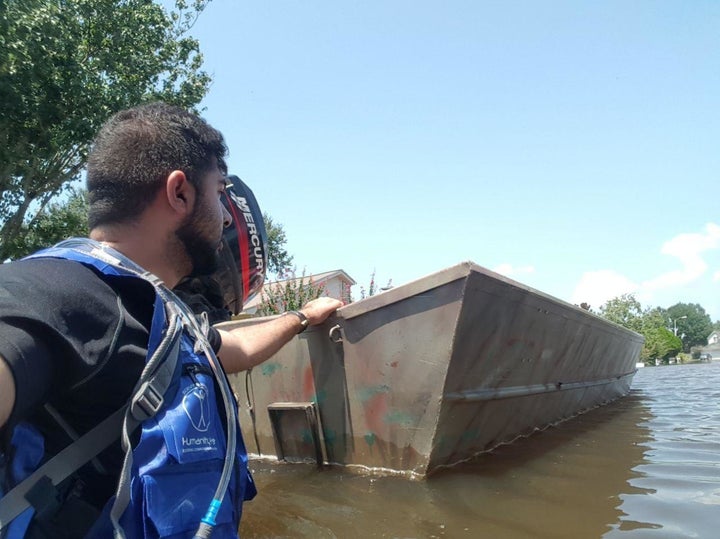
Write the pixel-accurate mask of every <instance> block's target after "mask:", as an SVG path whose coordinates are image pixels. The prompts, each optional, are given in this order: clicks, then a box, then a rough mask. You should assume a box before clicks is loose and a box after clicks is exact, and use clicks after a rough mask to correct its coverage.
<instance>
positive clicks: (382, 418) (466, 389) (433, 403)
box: [219, 262, 643, 477]
mask: <svg viewBox="0 0 720 539" xmlns="http://www.w3.org/2000/svg"><path fill="white" fill-rule="evenodd" d="M262 320H263V318H253V319H246V320H239V321H233V322H227V323H225V324H221V325H220V326H219V327H223V326H225V327H226V328H228V327H236V326H238V325H252V324H256V323H258V322H260V321H262ZM642 345H643V337H642V336H641V335H638V334H637V333H634V332H632V331H629V330H627V329H625V328H622V327H620V326H618V325H616V324H613V323H611V322H608V321H607V320H605V319H603V318H600V317H598V316H596V315H594V314H592V313H590V312H588V311H585V310H583V309H580V308H578V307H576V306H573V305H571V304H569V303H565V302H563V301H561V300H558V299H556V298H553V297H551V296H548V295H546V294H543V293H542V292H539V291H537V290H534V289H532V288H530V287H527V286H525V285H523V284H520V283H518V282H516V281H513V280H511V279H508V278H506V277H503V276H501V275H499V274H496V273H494V272H492V271H489V270H487V269H485V268H482V267H480V266H478V265H476V264H474V263H472V262H464V263H461V264H458V265H456V266H453V267H450V268H447V269H444V270H442V271H439V272H437V273H434V274H431V275H428V276H426V277H423V278H421V279H418V280H416V281H413V282H411V283H408V284H406V285H403V286H398V287H396V288H393V289H390V290H388V291H385V292H382V293H380V294H377V295H375V296H371V297H369V298H366V299H364V300H362V301H358V302H355V303H351V304H349V305H346V306H344V307H342V308H341V309H339V310H338V312H337V315H336V316H334V317H332V318H331V319H330V320H328V321H327V322H326V323H325V324H324V325H322V326H317V327H311V328H310V329H309V330H308V331H307V332H305V333H302V334H300V335H298V336H297V337H295V338H294V339H293V340H292V341H291V342H290V343H289V344H287V345H286V346H285V347H284V348H283V349H282V350H281V351H280V352H279V353H277V354H276V355H275V356H273V357H272V358H271V359H270V360H268V361H267V362H265V363H263V364H262V365H260V366H258V367H256V368H254V369H253V370H251V371H248V372H246V373H240V374H236V375H232V376H231V377H230V378H231V384H232V385H233V388H234V390H235V392H236V396H237V397H238V401H239V405H240V412H241V413H240V416H241V428H242V431H243V435H244V438H245V442H246V445H247V446H248V451H249V452H250V453H251V454H255V455H258V456H263V457H270V458H278V459H280V460H285V461H314V462H318V463H324V464H338V465H344V466H350V467H353V466H354V467H360V468H363V469H368V470H375V471H380V472H389V473H393V472H398V473H402V474H408V475H412V476H416V477H423V476H426V475H427V474H431V473H433V472H434V471H436V470H438V469H441V468H443V467H447V466H454V465H457V464H459V463H462V462H464V461H466V460H468V459H471V458H472V457H474V456H476V455H478V454H479V453H482V452H484V451H488V450H491V449H492V448H494V447H496V446H497V445H499V444H503V443H508V442H511V441H512V440H514V439H516V438H517V437H519V436H525V435H528V434H531V433H532V432H534V431H536V430H538V429H543V428H545V427H547V426H549V425H552V424H554V423H557V422H560V421H563V420H565V419H568V418H570V417H572V416H575V415H577V414H579V413H581V412H583V411H586V410H588V409H591V408H594V407H596V406H599V405H602V404H605V403H608V402H610V401H613V400H615V399H617V398H618V397H621V396H623V395H625V394H627V393H628V391H629V388H630V383H631V380H632V377H633V375H634V374H635V372H636V362H637V361H638V357H639V354H640V350H641V348H642Z"/></svg>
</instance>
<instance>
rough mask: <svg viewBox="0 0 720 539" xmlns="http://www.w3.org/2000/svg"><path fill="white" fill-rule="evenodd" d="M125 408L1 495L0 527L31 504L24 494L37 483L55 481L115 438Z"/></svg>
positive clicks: (68, 473)
mask: <svg viewBox="0 0 720 539" xmlns="http://www.w3.org/2000/svg"><path fill="white" fill-rule="evenodd" d="M125 409H126V407H125V406H123V407H122V408H121V409H120V410H118V411H116V412H115V413H113V414H112V415H111V416H110V417H108V418H106V419H105V420H104V421H103V422H102V423H100V424H99V425H97V426H96V427H94V428H93V429H92V430H90V431H89V432H87V433H86V434H85V435H83V436H82V437H81V438H80V439H79V440H77V441H76V442H74V443H72V444H70V445H69V446H67V447H66V448H65V449H63V450H62V451H60V453H58V454H57V455H55V456H54V457H53V458H52V459H50V460H49V461H47V462H46V463H45V464H43V465H42V466H41V467H40V468H38V469H37V470H36V471H35V472H34V473H33V474H31V475H30V476H29V477H28V478H26V479H25V480H24V481H22V482H20V483H19V484H18V485H16V486H15V487H14V488H12V489H11V490H10V491H9V492H8V493H6V494H5V495H4V496H3V497H2V498H0V530H2V529H4V528H5V526H7V525H8V524H10V522H11V521H12V520H13V519H14V518H15V517H17V516H18V515H19V514H20V513H22V512H23V511H25V509H27V508H29V507H31V505H30V502H28V500H27V499H26V495H27V494H28V493H29V492H30V491H31V490H32V489H33V488H34V487H35V486H36V485H38V484H41V485H42V484H45V485H47V482H48V481H51V482H52V485H54V486H56V485H58V484H59V483H60V482H62V481H63V480H64V479H66V478H67V477H68V476H70V475H71V474H72V473H74V472H75V471H76V470H78V469H79V468H81V467H82V466H83V465H85V464H86V463H87V462H88V461H90V460H91V459H92V458H93V457H94V456H95V455H97V454H98V453H100V452H101V451H102V450H103V449H105V448H107V447H108V446H109V445H110V444H111V443H112V442H114V441H115V440H117V438H118V433H119V432H120V427H121V425H122V421H123V416H124V415H125Z"/></svg>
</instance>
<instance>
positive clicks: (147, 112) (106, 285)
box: [0, 103, 342, 538]
mask: <svg viewBox="0 0 720 539" xmlns="http://www.w3.org/2000/svg"><path fill="white" fill-rule="evenodd" d="M225 154H226V147H225V143H224V141H223V137H222V135H221V134H220V133H219V132H218V131H216V130H215V129H213V128H212V127H210V126H209V125H208V124H207V123H205V121H204V120H202V119H201V118H199V117H197V116H195V115H193V114H190V113H188V112H186V111H184V110H182V109H179V108H176V107H172V106H169V105H165V104H162V103H155V104H151V105H145V106H140V107H136V108H134V109H129V110H126V111H123V112H120V113H118V114H116V115H115V116H114V117H113V118H111V119H110V120H109V121H108V122H107V123H106V124H105V125H104V126H103V128H102V129H101V130H100V132H99V134H98V136H97V138H96V140H95V143H94V145H93V148H92V151H91V154H90V157H89V161H88V169H87V187H88V196H89V207H90V208H89V225H90V230H91V232H90V238H91V240H93V241H94V242H96V243H93V244H91V247H92V250H93V252H95V251H98V252H99V251H102V253H101V254H102V255H103V256H107V257H109V258H110V259H112V260H121V261H122V260H124V257H127V259H129V261H128V262H127V264H128V265H129V266H128V267H130V266H133V263H134V264H137V265H138V266H139V267H140V268H141V270H144V271H146V272H149V273H150V274H152V275H154V276H155V277H156V278H157V279H159V280H160V281H162V283H164V285H165V286H166V287H167V288H169V289H172V288H173V287H174V286H175V285H176V284H177V283H178V282H179V281H180V280H181V279H183V278H184V277H187V276H189V275H206V274H209V273H212V272H213V271H214V270H215V268H216V266H217V251H218V249H219V246H220V243H221V236H222V230H223V227H224V226H227V225H228V224H229V223H230V216H229V214H228V213H227V211H226V210H225V209H224V207H223V205H222V204H221V202H220V195H222V193H223V191H224V189H225V185H226V179H225V175H226V173H227V170H226V165H225V161H224V157H225ZM63 252H64V251H63ZM58 256H59V258H58V257H53V258H47V257H40V258H30V259H26V260H21V261H17V262H12V263H10V264H4V265H2V266H0V426H4V427H3V431H4V432H3V435H4V436H3V438H4V439H5V443H4V445H3V446H0V448H3V447H4V448H5V456H6V459H12V458H13V457H14V458H15V459H16V460H18V459H20V458H25V457H26V456H27V455H28V454H29V453H30V452H29V451H26V450H23V449H22V448H21V446H20V445H18V444H20V442H18V441H17V440H16V438H19V435H18V432H20V431H21V430H22V429H21V427H23V428H24V427H25V426H27V429H28V432H30V433H34V432H35V431H37V432H38V433H39V434H40V435H41V436H42V442H43V443H44V451H41V453H42V455H41V456H42V457H43V458H47V457H48V456H52V455H54V454H56V453H58V452H59V451H60V450H61V449H62V448H63V447H64V446H66V445H68V443H70V441H71V440H72V439H73V438H77V437H78V436H82V435H83V434H84V433H86V432H88V431H90V430H91V429H93V427H95V425H97V424H98V423H100V422H101V421H102V420H104V419H105V418H107V417H108V416H111V415H112V414H113V412H116V411H117V410H118V409H119V408H122V407H123V405H125V404H126V403H127V401H128V399H129V398H130V396H131V395H133V391H134V388H135V387H136V384H137V383H138V380H139V379H140V377H141V374H142V373H143V369H144V368H145V366H146V363H147V361H148V360H149V356H151V351H153V350H155V348H153V347H157V348H158V349H159V348H160V346H161V345H158V344H157V342H156V341H157V340H159V339H160V338H161V334H162V336H164V335H165V334H167V333H169V330H168V322H167V321H166V322H164V324H165V325H164V326H163V327H162V328H160V329H161V330H162V332H159V333H157V335H156V328H154V326H153V324H154V319H156V318H157V316H158V308H157V306H156V305H157V298H159V297H161V294H160V292H158V291H157V290H160V289H156V288H154V287H153V284H151V282H150V281H148V280H147V279H145V278H136V277H134V275H130V276H126V275H124V273H123V271H124V270H122V271H120V273H119V274H117V272H115V270H113V269H112V264H110V265H108V264H106V263H104V262H103V263H100V262H98V263H95V262H94V260H95V258H94V256H95V255H93V256H86V255H84V254H80V255H77V257H75V258H73V256H75V255H72V256H70V259H67V258H64V257H65V256H66V255H64V254H62V255H58ZM108 267H109V269H108ZM133 267H134V266H133ZM114 272H115V273H114ZM152 279H153V278H152V277H150V280H152ZM341 305H342V303H341V302H339V301H338V300H335V299H332V298H320V299H318V300H314V301H312V302H310V303H308V304H307V305H306V306H304V307H303V308H302V309H301V311H300V312H296V313H291V314H288V315H285V316H281V317H278V318H276V319H274V320H271V321H270V322H267V323H265V324H261V325H257V326H252V327H247V328H242V329H238V330H233V331H230V332H228V331H219V330H216V329H214V328H210V329H209V331H207V335H206V336H203V335H199V334H198V330H197V329H193V328H195V326H196V325H195V324H189V323H187V322H184V325H183V326H182V327H183V328H184V329H183V334H182V339H183V340H182V341H181V344H180V345H179V348H180V350H181V351H180V357H181V358H182V359H181V364H182V366H183V369H184V370H183V371H182V372H183V380H182V381H179V382H178V381H177V380H176V379H173V380H175V381H174V382H173V383H171V384H170V387H171V389H172V391H174V392H175V393H171V392H170V391H171V389H168V395H166V398H165V399H160V402H161V403H162V404H161V406H162V407H161V408H159V409H158V410H156V411H154V412H153V413H156V414H157V415H156V416H155V417H150V418H146V419H144V420H143V423H142V429H137V430H135V432H133V433H132V445H133V447H134V449H135V450H134V451H133V453H135V459H136V462H135V465H130V466H129V467H127V469H128V470H130V472H132V473H133V474H134V475H132V487H131V494H130V495H129V498H130V501H129V502H128V503H129V505H127V508H125V506H123V505H122V504H121V506H120V513H118V512H117V507H116V504H117V501H116V500H111V498H112V497H113V494H115V493H116V492H120V490H119V487H118V477H119V475H120V474H121V470H123V473H124V470H125V468H123V459H124V455H123V451H122V449H121V448H120V443H119V442H115V443H113V444H112V445H111V446H110V448H109V449H107V450H106V451H104V452H102V453H101V454H100V455H99V457H98V458H97V459H96V461H95V462H94V463H93V465H92V466H91V465H87V466H85V467H83V468H82V469H81V470H79V471H78V472H77V473H75V474H73V475H72V476H71V477H70V478H68V479H67V480H66V481H64V482H63V484H62V485H61V488H59V489H57V490H58V492H56V493H53V497H54V499H58V500H59V502H58V503H55V504H53V503H50V504H43V503H38V504H36V505H37V507H36V506H35V505H34V506H33V507H34V511H35V516H34V518H32V519H31V521H30V522H29V524H28V525H27V526H28V527H27V531H22V532H21V533H24V534H25V536H26V537H55V538H58V537H83V536H85V534H86V532H87V530H88V529H89V528H90V527H91V526H92V527H93V528H92V531H91V532H90V534H91V535H92V536H96V537H103V536H109V534H111V533H112V532H111V531H110V530H112V528H113V527H115V533H118V531H117V528H118V526H120V527H121V528H122V527H123V526H124V527H125V533H126V534H127V536H128V537H134V536H137V537H151V536H162V537H166V536H167V537H193V533H194V531H195V529H197V525H199V524H200V523H199V522H195V516H194V515H195V512H196V509H195V508H194V507H191V509H187V507H186V506H187V505H188V504H192V503H194V501H193V498H192V496H194V495H195V494H194V493H193V492H191V491H193V490H194V488H195V486H196V484H198V482H202V481H205V480H206V479H207V477H208V476H210V475H213V474H217V475H218V476H221V475H220V471H219V470H218V471H212V470H215V468H212V470H211V465H212V466H216V465H217V463H216V462H215V461H217V460H218V458H217V455H216V454H215V452H214V450H215V449H216V447H215V446H216V445H217V446H218V447H219V446H220V445H222V446H223V447H225V446H226V445H227V446H228V447H231V446H232V444H231V438H232V440H234V439H235V438H234V437H232V436H231V435H229V434H228V432H227V431H228V429H229V428H230V427H229V426H228V427H225V429H224V430H225V432H224V434H223V431H222V429H220V430H219V431H218V432H219V433H220V434H222V436H219V437H222V438H223V439H222V440H220V441H218V438H219V437H211V436H210V435H207V436H204V437H199V438H195V439H189V438H183V439H182V440H180V439H179V438H178V439H177V440H173V436H174V434H173V432H172V431H173V430H177V429H179V428H180V427H176V426H175V425H174V424H173V423H172V421H171V420H170V419H171V418H172V417H173V414H174V411H173V410H167V409H166V408H165V407H167V406H173V404H172V403H171V404H168V403H170V401H173V399H175V400H174V401H173V402H175V405H176V409H177V410H180V411H182V410H185V412H186V414H187V416H188V417H190V418H191V421H192V425H193V426H194V428H195V429H196V430H198V431H203V432H204V429H207V428H208V424H209V422H210V421H209V420H208V419H207V417H210V416H207V417H206V415H205V414H214V415H212V417H216V416H217V418H218V419H219V418H225V419H227V417H228V416H229V414H230V412H231V411H232V410H229V409H225V410H223V409H222V404H221V403H220V401H221V400H222V399H221V398H220V396H219V393H221V392H222V387H221V386H222V378H224V377H222V376H220V377H216V379H215V381H213V378H212V376H211V375H209V374H208V372H209V371H208V369H207V366H208V365H210V367H212V361H211V358H209V356H211V355H213V354H212V352H211V351H209V350H207V349H203V348H202V346H199V345H202V343H205V342H207V345H208V346H209V347H212V351H214V352H215V353H216V354H217V357H218V358H219V360H220V362H221V363H222V368H223V369H224V370H225V372H227V373H234V372H239V371H242V370H246V369H249V368H252V367H253V366H255V365H258V364H259V363H261V362H263V361H264V360H266V359H268V358H269V357H270V356H272V355H273V354H274V353H275V352H277V351H278V350H279V349H280V348H281V347H282V346H283V345H284V344H285V343H287V342H288V341H289V340H290V339H291V338H292V337H293V336H294V335H295V334H297V333H298V332H299V331H301V330H302V329H304V328H305V327H306V326H307V325H308V324H309V325H316V324H320V323H322V322H324V321H325V319H326V318H327V317H328V316H329V315H330V314H331V313H333V312H334V311H335V310H336V309H337V308H338V307H340V306H341ZM166 306H167V304H166ZM166 308H167V307H166ZM161 310H162V309H161ZM165 318H167V316H165ZM183 320H184V319H183ZM189 326H192V327H191V328H188V327H189ZM193 348H194V349H193ZM204 350H205V351H204ZM188 358H189V359H188ZM186 362H188V363H186ZM186 367H187V368H186ZM203 369H204V370H203ZM210 370H212V369H210ZM186 371H187V372H186ZM206 371H207V372H206ZM173 372H175V371H173ZM185 374H188V376H185ZM201 374H202V375H203V376H204V377H201V376H200V375H201ZM186 378H187V380H186ZM208 380H209V381H208ZM173 384H175V385H173ZM178 384H179V388H180V389H178V387H176V386H177V385H178ZM183 384H184V385H183ZM198 388H202V391H201V392H200V390H199V389H198ZM210 394H212V398H209V397H208V398H206V397H207V395H210ZM191 397H192V398H191ZM188 399H190V400H188ZM191 401H192V402H191ZM188 403H190V404H188ZM192 403H195V404H192ZM191 404H192V405H196V406H199V407H200V408H198V409H197V410H199V411H197V412H193V413H196V416H192V414H191V412H190V410H189V408H188V406H190V405H191ZM208 404H209V406H210V408H208V407H207V406H208ZM233 404H234V403H233ZM133 413H134V412H133ZM197 414H200V415H197ZM175 415H177V416H182V415H183V414H182V413H180V412H178V414H175ZM193 417H194V419H193ZM198 418H200V419H198ZM163 422H170V424H169V426H168V427H167V428H166V427H163ZM216 423H220V421H217V422H216ZM230 423H232V422H230ZM183 428H184V427H183ZM213 428H219V427H217V426H216V425H215V426H214V427H213ZM153 429H155V430H158V429H159V430H160V431H161V432H160V435H159V436H158V435H157V433H155V436H156V438H152V435H153V434H152V431H153ZM224 436H228V438H227V442H226V441H225V439H224ZM153 440H154V441H153ZM158 440H159V441H158ZM188 440H190V441H188ZM193 440H201V441H200V442H196V441H193ZM202 440H205V441H208V440H209V442H207V444H210V445H209V446H207V447H206V446H202V447H201V446H197V447H196V445H197V444H201V443H203V442H202ZM175 442H177V443H175ZM143 444H144V445H145V446H147V447H151V448H154V449H152V451H155V453H156V454H152V455H150V456H149V457H147V462H145V464H142V463H140V464H138V462H137V459H138V456H139V454H140V451H139V447H140V446H143ZM184 444H190V445H192V449H193V452H190V451H189V450H188V452H187V453H185V449H186V448H185V447H184ZM193 444H195V445H193ZM207 444H206V445H207ZM238 444H239V445H238V447H239V448H240V451H239V455H240V457H241V458H239V460H238V461H237V462H236V463H235V465H234V466H235V467H234V468H233V469H232V470H231V471H232V474H233V475H232V478H231V479H230V481H229V490H228V493H226V494H225V496H224V497H221V499H220V500H217V504H216V507H215V510H216V511H217V510H219V511H220V515H219V516H220V517H223V514H224V515H225V516H227V515H232V521H230V520H228V522H227V524H226V525H218V527H217V529H216V532H215V534H214V535H213V537H235V536H236V535H235V530H236V529H237V524H238V522H237V520H238V519H239V516H240V510H239V504H241V503H242V498H243V497H244V498H246V499H249V498H250V497H252V495H253V493H254V487H252V485H251V484H250V485H248V484H247V483H248V482H250V483H251V479H249V475H248V474H247V471H246V470H244V469H243V466H244V461H243V458H244V454H243V453H244V449H243V448H242V440H241V439H238ZM175 445H177V447H180V446H181V445H183V447H182V448H181V450H180V449H178V451H181V453H180V454H178V455H171V456H173V457H174V458H170V457H168V456H167V455H168V454H172V450H173V447H175ZM19 447H20V449H18V448H19ZM206 455H211V457H212V458H207V459H206V460H203V459H204V458H205V456H206ZM162 459H165V460H166V461H167V462H166V463H165V464H163V466H165V467H164V468H161V469H158V470H155V471H154V472H152V473H151V472H147V471H146V472H142V470H143V469H150V468H152V466H150V464H153V465H154V463H156V462H158V461H159V460H162ZM163 462H165V461H163ZM148 463H150V464H148ZM37 464H38V463H37V462H33V463H32V467H37ZM5 468H6V469H10V468H12V469H13V470H15V469H16V468H18V466H15V467H12V466H10V465H9V464H6V466H5ZM168 470H169V471H168ZM187 470H190V471H191V473H190V475H188V472H187ZM198 470H199V471H198ZM29 471H32V470H29ZM225 471H226V470H225V468H223V472H222V473H225ZM130 472H128V473H130ZM141 472H142V473H146V475H144V476H142V477H141V476H139V475H138V474H140V473H141ZM170 472H172V473H175V474H176V475H172V474H171V473H170ZM193 473H194V474H195V475H194V476H193V475H192V474H193ZM6 475H7V474H6ZM246 476H247V477H246ZM193 477H195V478H196V479H193ZM213 477H214V475H213ZM221 477H224V476H221ZM169 478H170V479H172V480H170V479H169ZM173 478H174V479H173ZM5 482H6V483H11V484H10V485H7V484H6V485H0V488H2V487H4V492H7V490H8V489H9V488H10V487H11V486H12V484H13V483H17V482H19V478H10V479H9V480H8V478H7V477H6V478H5ZM213 488H214V487H213ZM219 488H220V487H218V489H219ZM238 490H240V491H242V490H244V491H245V492H244V494H243V493H242V492H239V493H238V492H237V491H238ZM0 491H2V490H0ZM39 494H41V495H42V494H43V493H42V492H40V493H39ZM40 497H41V498H42V497H43V496H40ZM46 497H47V496H46ZM119 497H123V496H119ZM163 497H168V499H169V500H170V501H167V503H166V505H167V506H173V505H175V504H177V507H176V508H173V507H169V508H168V507H166V506H162V507H160V506H155V505H153V504H155V503H156V502H157V503H158V504H160V505H162V503H163V502H162V498H163ZM109 500H110V501H109ZM157 500H160V501H157ZM173 500H174V501H173ZM198 503H199V502H198ZM213 503H215V502H213ZM181 506H183V507H184V508H183V507H181ZM236 506H238V507H236ZM158 507H159V508H158ZM181 509H182V510H181ZM102 511H104V513H103V515H102V516H98V515H99V514H100V512H102ZM27 514H28V513H25V515H26V516H27ZM189 514H192V515H193V516H192V518H190V520H191V521H192V522H185V520H188V515H189ZM27 518H28V519H29V517H27ZM19 519H20V517H18V519H17V520H19ZM228 519H229V517H228ZM141 520H142V521H143V522H139V521H141ZM206 520H207V522H210V523H212V524H213V525H214V524H215V521H214V516H211V517H205V519H204V520H203V522H206ZM181 521H182V522H181ZM13 525H15V523H13ZM208 525H209V524H208ZM128 530H129V531H128ZM1 533H2V532H0V536H1Z"/></svg>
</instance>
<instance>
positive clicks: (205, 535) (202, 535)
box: [171, 292, 237, 539]
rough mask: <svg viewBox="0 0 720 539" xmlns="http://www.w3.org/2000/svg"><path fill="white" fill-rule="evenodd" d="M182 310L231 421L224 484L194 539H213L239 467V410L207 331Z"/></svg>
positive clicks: (220, 484) (184, 309) (222, 480)
mask: <svg viewBox="0 0 720 539" xmlns="http://www.w3.org/2000/svg"><path fill="white" fill-rule="evenodd" d="M171 294H172V292H171ZM177 301H179V300H177ZM179 305H181V306H184V303H182V302H180V303H179ZM181 310H182V312H183V314H184V317H183V318H184V319H185V321H186V323H188V325H189V326H190V327H191V328H192V330H193V331H192V333H193V334H195V336H196V338H197V343H198V344H199V345H200V348H201V349H202V351H203V352H204V353H205V357H207V359H208V363H210V367H211V368H212V371H213V374H214V375H215V379H216V380H217V383H218V387H219V388H220V394H221V395H222V399H223V404H224V406H225V418H226V422H227V444H226V446H225V461H224V462H223V469H222V473H221V474H220V481H219V482H218V486H217V489H215V494H214V495H213V499H212V501H211V502H210V505H209V506H208V508H207V511H206V513H205V516H204V517H203V518H202V520H201V521H200V524H199V526H198V529H197V531H196V532H195V535H194V536H193V539H209V538H210V536H211V535H212V532H213V530H214V529H215V524H216V522H215V519H216V518H217V515H218V512H219V511H220V507H221V506H222V501H223V499H224V498H225V494H226V492H227V489H228V485H229V484H230V478H231V476H232V471H233V467H234V465H235V452H236V446H237V409H236V408H235V398H234V397H233V393H232V390H231V389H230V386H229V385H228V382H227V377H226V376H225V372H224V371H223V368H222V365H220V361H219V360H218V358H217V356H216V355H215V353H214V352H213V350H212V348H211V347H210V345H209V343H208V342H207V338H206V337H205V331H203V328H201V327H200V325H199V324H198V322H197V318H196V317H195V315H194V314H193V313H192V312H188V309H187V308H185V307H183V308H181ZM203 314H205V313H203ZM203 318H204V319H203V321H204V323H205V324H207V315H206V314H205V316H204V317H203Z"/></svg>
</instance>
